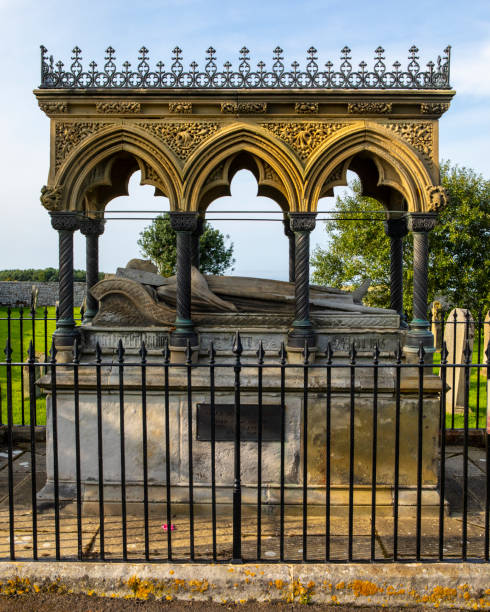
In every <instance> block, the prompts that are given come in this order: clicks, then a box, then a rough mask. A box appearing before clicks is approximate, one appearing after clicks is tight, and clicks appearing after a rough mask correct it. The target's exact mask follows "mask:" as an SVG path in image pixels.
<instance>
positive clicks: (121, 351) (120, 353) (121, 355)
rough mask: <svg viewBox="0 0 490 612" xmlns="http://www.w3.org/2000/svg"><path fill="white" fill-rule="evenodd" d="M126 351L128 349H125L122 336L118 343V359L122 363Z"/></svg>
mask: <svg viewBox="0 0 490 612" xmlns="http://www.w3.org/2000/svg"><path fill="white" fill-rule="evenodd" d="M125 352H126V351H125V350H124V346H123V341H122V338H119V342H118V343H117V359H118V361H119V363H122V362H123V361H124V353H125Z"/></svg>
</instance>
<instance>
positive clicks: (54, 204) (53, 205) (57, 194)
mask: <svg viewBox="0 0 490 612" xmlns="http://www.w3.org/2000/svg"><path fill="white" fill-rule="evenodd" d="M40 199H41V203H42V205H43V206H44V208H46V210H49V211H52V212H55V211H57V210H61V207H62V202H63V187H62V185H58V186H57V187H49V186H48V185H44V187H42V188H41V198H40Z"/></svg>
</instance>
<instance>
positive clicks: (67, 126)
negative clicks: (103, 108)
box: [55, 121, 111, 169]
mask: <svg viewBox="0 0 490 612" xmlns="http://www.w3.org/2000/svg"><path fill="white" fill-rule="evenodd" d="M109 125H111V124H109V123H92V122H85V121H78V122H74V123H71V122H70V123H68V122H61V123H57V124H56V145H55V150H56V169H58V168H59V166H60V165H61V162H62V161H63V160H64V159H65V157H66V156H67V155H68V154H69V153H70V151H71V150H72V149H73V148H74V147H76V146H77V145H78V144H79V143H80V142H82V140H85V138H88V136H90V135H91V134H93V133H94V132H97V131H98V130H101V129H102V128H104V127H107V126H109Z"/></svg>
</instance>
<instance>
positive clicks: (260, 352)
mask: <svg viewBox="0 0 490 612" xmlns="http://www.w3.org/2000/svg"><path fill="white" fill-rule="evenodd" d="M264 356H265V351H264V345H263V343H262V340H261V341H260V342H259V348H258V349H257V359H258V362H259V364H263V363H264Z"/></svg>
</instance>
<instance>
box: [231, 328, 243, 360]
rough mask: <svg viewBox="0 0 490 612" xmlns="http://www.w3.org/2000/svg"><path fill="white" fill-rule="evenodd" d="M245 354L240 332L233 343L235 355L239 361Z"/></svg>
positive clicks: (236, 334)
mask: <svg viewBox="0 0 490 612" xmlns="http://www.w3.org/2000/svg"><path fill="white" fill-rule="evenodd" d="M242 353H243V346H242V339H241V337H240V332H239V331H237V332H236V333H235V339H234V341H233V354H234V355H236V357H237V358H238V359H239V358H240V355H241V354H242Z"/></svg>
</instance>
